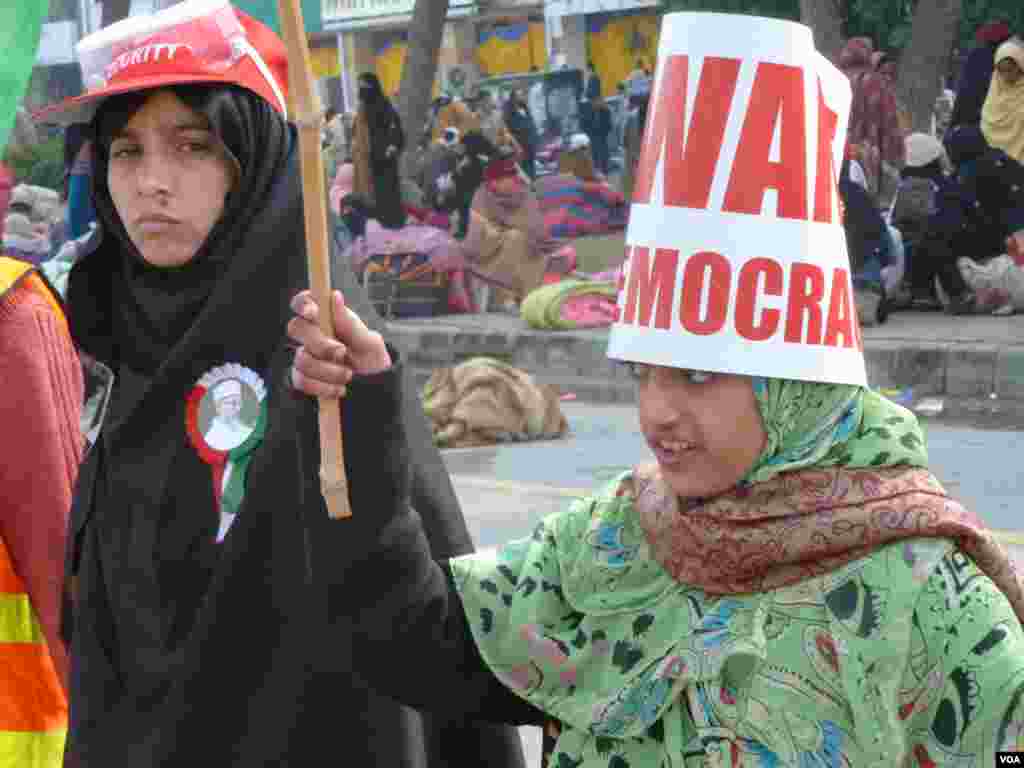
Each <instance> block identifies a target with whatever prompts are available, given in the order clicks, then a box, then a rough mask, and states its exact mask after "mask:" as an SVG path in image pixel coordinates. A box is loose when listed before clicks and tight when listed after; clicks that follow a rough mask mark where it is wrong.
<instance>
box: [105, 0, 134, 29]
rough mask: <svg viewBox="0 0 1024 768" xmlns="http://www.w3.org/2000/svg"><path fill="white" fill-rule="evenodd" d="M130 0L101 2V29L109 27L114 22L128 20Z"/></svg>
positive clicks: (106, 0)
mask: <svg viewBox="0 0 1024 768" xmlns="http://www.w3.org/2000/svg"><path fill="white" fill-rule="evenodd" d="M131 7H132V0H103V20H102V21H101V22H100V26H101V27H109V26H110V25H111V24H113V23H114V22H115V21H120V20H121V19H126V18H128V12H129V11H130V10H131Z"/></svg>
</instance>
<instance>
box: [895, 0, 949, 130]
mask: <svg viewBox="0 0 1024 768" xmlns="http://www.w3.org/2000/svg"><path fill="white" fill-rule="evenodd" d="M962 6H963V4H962V0H929V1H928V2H925V1H924V0H922V1H921V2H918V4H917V10H916V11H915V12H914V21H913V26H912V27H911V30H910V43H909V44H908V45H907V48H906V51H905V53H904V54H903V56H902V57H900V69H899V80H898V81H897V83H896V91H897V93H898V94H899V97H900V100H901V101H902V102H903V104H904V106H905V107H906V108H907V110H908V112H909V113H910V119H911V125H912V129H913V130H914V131H924V132H925V133H928V132H930V131H931V126H932V112H933V110H934V108H935V99H936V98H937V97H938V95H939V90H940V88H941V87H942V74H943V73H944V72H946V70H947V69H948V68H949V56H950V52H951V50H952V47H953V41H954V40H955V39H956V34H957V28H958V26H959V24H960V14H961V11H962Z"/></svg>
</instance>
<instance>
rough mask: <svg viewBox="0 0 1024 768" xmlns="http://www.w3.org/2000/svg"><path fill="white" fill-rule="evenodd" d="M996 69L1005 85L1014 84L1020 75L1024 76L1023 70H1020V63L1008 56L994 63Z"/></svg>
mask: <svg viewBox="0 0 1024 768" xmlns="http://www.w3.org/2000/svg"><path fill="white" fill-rule="evenodd" d="M996 70H997V71H998V72H999V76H1000V77H1001V78H1003V82H1005V83H1006V84H1007V85H1016V84H1017V83H1018V81H1019V80H1020V79H1021V76H1024V70H1021V68H1020V64H1018V63H1017V62H1016V61H1015V60H1014V59H1011V58H1009V57H1007V58H1005V59H1003V60H1002V61H1000V62H999V63H998V64H996Z"/></svg>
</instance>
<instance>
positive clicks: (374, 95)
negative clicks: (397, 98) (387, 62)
mask: <svg viewBox="0 0 1024 768" xmlns="http://www.w3.org/2000/svg"><path fill="white" fill-rule="evenodd" d="M359 100H360V101H361V102H362V103H363V104H364V105H365V106H366V110H367V112H369V113H370V114H371V115H374V114H379V113H381V112H382V111H385V110H387V108H388V107H389V106H391V102H390V100H389V99H388V97H387V95H386V94H385V93H384V86H382V85H381V84H380V78H379V77H377V75H375V74H374V73H373V72H363V73H362V74H361V75H359Z"/></svg>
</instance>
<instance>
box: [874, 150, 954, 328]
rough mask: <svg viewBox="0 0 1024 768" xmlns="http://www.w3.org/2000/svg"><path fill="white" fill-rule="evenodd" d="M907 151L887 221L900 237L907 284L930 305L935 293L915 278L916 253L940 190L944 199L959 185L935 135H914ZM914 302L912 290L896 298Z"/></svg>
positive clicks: (901, 303) (901, 302)
mask: <svg viewBox="0 0 1024 768" xmlns="http://www.w3.org/2000/svg"><path fill="white" fill-rule="evenodd" d="M906 148H907V149H906V154H907V164H906V165H905V166H904V167H903V170H901V171H900V184H899V187H897V189H896V197H895V199H894V200H893V203H892V207H891V208H890V209H889V211H888V214H887V218H888V222H889V224H890V225H891V226H893V227H895V228H896V229H897V230H898V231H899V233H900V236H901V240H902V243H903V248H904V255H905V260H906V264H907V268H906V272H907V277H908V282H909V283H910V284H912V285H917V286H919V287H920V290H919V291H918V293H919V294H923V295H925V296H926V297H927V298H928V303H929V304H930V303H932V297H933V294H932V292H931V291H928V290H926V289H925V287H924V286H925V283H926V279H925V278H924V277H917V278H915V277H914V269H915V262H914V250H915V249H916V247H917V245H918V243H920V242H921V240H922V239H923V237H924V235H925V233H926V231H927V229H928V222H929V221H930V220H931V217H932V216H933V215H934V214H935V212H936V210H937V205H938V202H937V201H938V199H939V197H940V191H941V192H942V195H943V196H948V195H949V194H951V192H952V191H953V190H954V188H955V186H956V182H955V180H953V179H952V178H950V176H949V175H948V174H947V172H946V166H947V165H948V160H947V158H946V150H945V148H944V147H943V146H942V143H941V142H939V140H938V139H936V138H935V137H934V136H932V135H930V134H927V133H911V134H910V135H909V136H907V138H906ZM933 274H934V273H933ZM911 303H912V296H911V294H910V292H909V291H908V292H907V295H906V296H902V297H900V298H898V299H897V306H910V305H911ZM894 308H895V307H894Z"/></svg>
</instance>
